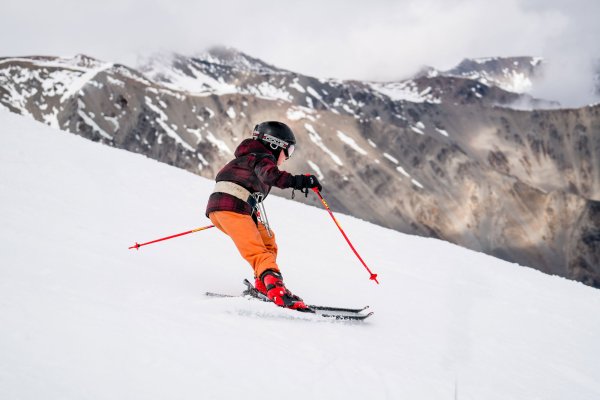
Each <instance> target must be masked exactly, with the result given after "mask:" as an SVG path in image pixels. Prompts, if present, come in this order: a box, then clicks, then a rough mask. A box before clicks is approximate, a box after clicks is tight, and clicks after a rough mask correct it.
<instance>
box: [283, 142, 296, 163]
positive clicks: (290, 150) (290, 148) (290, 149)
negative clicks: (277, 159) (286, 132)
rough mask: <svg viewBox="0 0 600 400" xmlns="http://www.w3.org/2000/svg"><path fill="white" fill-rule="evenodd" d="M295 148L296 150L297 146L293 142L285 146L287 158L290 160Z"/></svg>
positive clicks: (284, 150) (284, 152) (284, 151)
mask: <svg viewBox="0 0 600 400" xmlns="http://www.w3.org/2000/svg"><path fill="white" fill-rule="evenodd" d="M294 150H296V146H295V145H293V144H290V145H288V146H287V147H284V148H283V154H285V159H286V160H289V158H290V157H291V156H292V154H294Z"/></svg>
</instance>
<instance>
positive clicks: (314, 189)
mask: <svg viewBox="0 0 600 400" xmlns="http://www.w3.org/2000/svg"><path fill="white" fill-rule="evenodd" d="M304 176H310V174H304ZM311 189H312V191H313V192H315V193H319V189H317V188H316V187H314V188H311Z"/></svg>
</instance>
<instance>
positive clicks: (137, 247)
mask: <svg viewBox="0 0 600 400" xmlns="http://www.w3.org/2000/svg"><path fill="white" fill-rule="evenodd" d="M214 227H215V226H214V225H208V226H203V227H202V228H196V229H192V230H191V231H187V232H182V233H178V234H176V235H171V236H167V237H164V238H160V239H156V240H153V241H151V242H146V243H141V244H140V243H138V242H136V243H135V244H134V245H133V246H131V247H130V248H129V249H130V250H131V249H136V250H139V248H140V247H142V246H146V245H148V244H152V243H156V242H162V241H163V240H168V239H173V238H176V237H179V236H183V235H187V234H190V233H194V232H200V231H203V230H205V229H210V228H214Z"/></svg>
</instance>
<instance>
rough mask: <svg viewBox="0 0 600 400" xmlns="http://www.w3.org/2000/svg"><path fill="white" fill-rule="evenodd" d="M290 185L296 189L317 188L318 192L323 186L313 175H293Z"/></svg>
mask: <svg viewBox="0 0 600 400" xmlns="http://www.w3.org/2000/svg"><path fill="white" fill-rule="evenodd" d="M293 179H294V181H293V185H292V187H293V188H294V189H297V190H302V189H305V190H308V189H312V188H317V189H318V190H319V192H320V191H321V190H323V186H321V184H320V183H319V180H318V179H317V177H316V176H314V175H294V177H293Z"/></svg>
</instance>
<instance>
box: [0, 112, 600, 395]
mask: <svg viewBox="0 0 600 400" xmlns="http://www.w3.org/2000/svg"><path fill="white" fill-rule="evenodd" d="M0 126H1V127H2V134H1V135H0V140H1V141H2V146H0V160H1V162H2V168H1V169H0V187H2V190H1V191H0V205H1V207H0V215H1V220H2V224H0V249H1V250H0V325H1V326H2V328H3V329H1V330H0V354H2V357H0V398H3V399H4V398H6V399H16V398H18V399H24V400H28V399H32V400H33V399H39V398H45V399H59V398H60V399H65V398H72V399H81V398H87V399H108V398H111V399H114V398H129V399H141V398H143V399H164V398H177V399H198V398H210V399H230V398H244V399H249V400H250V399H264V398H265V396H266V394H267V393H269V394H272V393H280V394H282V396H285V398H287V399H290V400H291V399H306V398H331V399H363V398H366V397H368V398H377V399H384V398H390V399H396V398H411V399H423V400H428V399H432V400H433V399H440V398H458V399H468V398H485V399H489V400H495V399H498V400H504V399H507V398H510V399H515V400H521V399H522V400H529V399H533V398H543V399H546V400H554V399H556V400H562V399H566V398H574V399H578V400H594V399H597V398H598V397H599V396H600V385H599V384H598V382H600V370H599V369H598V368H597V366H598V359H600V344H599V343H598V340H597V338H598V335H599V334H600V317H599V314H598V312H597V310H598V309H599V308H600V292H598V291H597V290H594V289H592V288H589V287H586V286H584V285H582V284H579V283H576V282H572V281H568V280H565V279H561V278H558V277H552V276H547V275H544V274H541V273H539V272H538V271H535V270H532V269H529V268H520V267H519V266H517V265H514V264H509V263H506V262H504V261H501V260H498V259H495V258H492V257H490V256H487V255H484V254H481V253H476V252H473V251H470V250H466V249H463V248H460V247H458V246H455V245H452V244H449V243H446V242H443V241H439V240H434V239H427V238H421V237H416V236H409V235H405V234H400V233H398V232H394V231H392V230H389V229H385V228H381V227H378V226H375V225H373V224H370V223H367V222H364V221H360V220H358V219H355V218H352V217H348V216H344V215H338V218H339V220H340V223H341V224H342V225H343V226H344V228H345V229H346V231H347V233H348V235H350V236H351V238H352V239H353V241H354V242H355V244H356V246H357V248H358V250H359V251H360V252H361V255H362V256H363V257H364V258H365V260H366V261H367V262H368V263H369V264H370V266H371V267H372V268H373V269H374V270H375V271H376V272H378V273H379V277H380V281H381V285H375V284H373V283H372V282H371V281H369V279H368V275H367V274H366V273H365V271H364V270H362V268H361V266H360V265H359V263H358V261H357V260H356V259H355V258H354V256H353V255H352V253H351V252H350V251H349V249H348V248H347V247H346V244H345V242H344V241H343V239H342V238H341V237H340V235H339V232H338V231H337V229H336V228H335V226H334V224H333V223H332V222H331V220H330V218H329V216H328V215H327V213H326V212H325V211H324V210H323V209H321V208H316V207H307V206H305V205H301V204H298V203H296V202H292V201H288V200H285V199H281V198H277V197H273V198H269V199H268V200H267V207H268V210H269V216H270V220H271V223H272V225H273V227H274V229H275V232H276V234H277V237H278V242H279V245H280V257H279V261H280V264H281V267H282V269H283V271H284V274H285V275H284V276H285V278H286V281H287V282H288V285H289V286H290V288H292V289H293V290H294V291H295V292H297V293H299V294H301V295H302V296H303V297H304V298H305V299H307V301H310V302H315V303H317V302H321V303H335V304H338V305H346V306H356V305H364V304H370V305H371V307H372V308H373V310H375V312H376V314H375V315H374V316H373V317H372V318H371V320H369V321H368V322H366V323H365V324H345V323H331V322H318V321H315V320H314V319H313V318H311V317H307V316H304V315H299V314H297V313H295V312H294V311H289V310H283V309H278V308H276V307H274V306H273V305H270V304H262V303H257V302H250V301H247V300H244V299H233V300H215V299H209V298H206V297H204V296H203V293H204V292H205V291H207V290H211V291H221V292H227V293H237V292H239V291H240V290H241V282H240V281H241V279H243V278H245V277H246V278H249V277H250V274H251V272H250V269H249V267H248V266H247V265H246V264H245V263H244V262H243V261H242V260H241V259H240V257H239V255H238V254H237V252H236V250H235V249H234V247H233V245H232V244H231V243H230V242H229V240H228V239H227V237H225V236H224V235H223V234H221V233H220V232H218V231H216V230H208V231H204V232H200V233H197V234H194V235H189V236H185V237H180V238H177V239H173V240H171V241H168V242H163V243H158V244H155V245H152V246H148V247H146V248H143V249H141V250H139V251H137V252H136V251H133V250H127V247H128V246H130V245H131V244H133V243H134V242H135V241H143V240H146V239H152V238H155V237H157V236H161V235H164V234H169V233H175V232H179V231H182V230H184V229H188V228H192V227H195V226H202V225H205V224H207V223H208V220H207V219H206V218H205V217H204V216H203V211H204V203H205V201H206V199H207V197H208V195H209V193H210V192H211V190H212V186H213V185H212V183H211V181H210V180H206V179H203V178H201V177H198V176H196V175H193V174H190V173H187V172H185V171H182V170H179V169H175V168H170V167H168V166H166V165H164V164H161V163H158V162H155V161H152V160H148V159H146V158H143V157H140V156H137V155H134V154H131V153H128V152H125V151H120V150H117V149H111V148H108V147H104V146H99V145H97V144H94V143H91V142H89V141H85V140H83V139H81V138H79V137H76V136H73V135H67V134H65V133H62V132H58V131H56V130H54V129H51V128H49V127H46V126H43V125H42V124H39V123H37V122H34V121H29V120H27V119H24V118H22V117H19V116H16V115H13V114H10V113H7V112H4V111H0ZM307 238H310V239H307ZM307 245H310V257H301V256H299V254H303V253H305V252H306V246H307ZM298 249H302V251H301V252H299V251H298ZM315 277H319V278H318V279H317V278H315ZM290 371H292V372H290Z"/></svg>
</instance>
